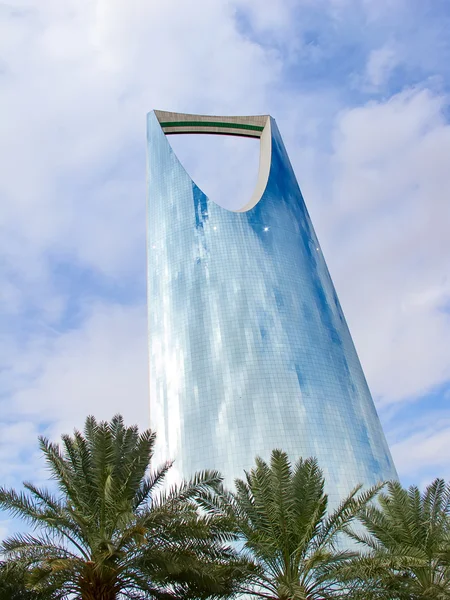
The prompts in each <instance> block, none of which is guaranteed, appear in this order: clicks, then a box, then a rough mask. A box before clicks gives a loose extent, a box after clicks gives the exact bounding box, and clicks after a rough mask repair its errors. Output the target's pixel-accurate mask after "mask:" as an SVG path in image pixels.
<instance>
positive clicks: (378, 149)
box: [326, 90, 450, 402]
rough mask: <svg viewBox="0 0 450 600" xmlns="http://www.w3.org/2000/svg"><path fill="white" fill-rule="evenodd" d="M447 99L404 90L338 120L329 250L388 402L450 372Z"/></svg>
mask: <svg viewBox="0 0 450 600" xmlns="http://www.w3.org/2000/svg"><path fill="white" fill-rule="evenodd" d="M445 102H446V98H444V97H443V96H435V95H433V94H431V93H430V92H429V91H427V90H410V91H406V92H402V93H400V94H397V95H396V96H394V97H392V98H391V99H389V100H388V101H385V102H379V103H369V104H367V105H366V106H364V107H361V108H356V109H352V110H349V111H346V112H345V113H343V114H342V115H341V117H340V118H339V121H338V126H337V132H336V137H335V155H334V161H335V164H334V166H335V171H334V190H333V204H332V205H331V206H330V207H329V208H330V211H329V215H328V218H329V222H330V229H329V230H328V234H329V236H330V237H329V239H332V243H330V241H328V243H326V246H327V247H328V248H330V250H331V249H332V250H333V252H332V254H330V262H331V263H332V267H333V266H334V263H335V265H336V267H335V268H336V272H337V273H338V277H337V279H338V288H339V289H338V291H340V292H341V297H342V301H343V304H344V309H346V311H347V313H348V316H349V320H350V325H351V326H352V330H353V332H354V334H355V338H356V341H357V347H358V349H359V350H360V354H361V357H362V360H363V363H364V365H365V366H366V371H367V375H368V379H369V382H370V383H371V385H372V389H373V390H374V392H375V393H376V395H378V396H381V398H382V400H383V401H384V402H392V401H396V400H402V399H405V398H407V397H414V396H418V395H420V394H422V393H424V392H426V391H427V390H429V389H430V388H432V387H433V386H435V385H437V384H440V383H442V382H444V381H445V380H447V379H448V378H449V377H450V362H449V359H448V356H449V352H448V351H449V349H450V345H449V344H450V342H449V340H450V318H449V314H448V312H446V311H444V310H443V308H444V307H445V306H446V305H447V304H448V302H449V301H450V294H449V285H448V281H449V280H450V271H449V262H448V256H450V238H449V236H448V229H449V225H450V212H449V203H448V189H450V173H449V171H448V168H447V165H446V158H445V157H446V156H448V155H449V152H450V127H449V126H448V124H447V123H446V121H445V119H444V117H443V113H442V108H443V107H444V106H445ZM332 270H333V269H332Z"/></svg>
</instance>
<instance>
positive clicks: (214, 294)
mask: <svg viewBox="0 0 450 600" xmlns="http://www.w3.org/2000/svg"><path fill="white" fill-rule="evenodd" d="M195 132H197V133H202V132H203V133H214V134H232V135H245V136H251V137H255V138H260V145H261V156H260V170H259V176H258V183H257V186H256V189H255V192H254V194H253V196H252V198H251V199H250V201H249V203H248V204H247V205H246V206H245V207H244V208H243V209H241V210H240V211H237V212H232V211H229V210H227V209H225V208H222V207H220V206H219V205H217V204H215V203H214V202H212V201H211V200H210V199H209V198H207V196H205V194H204V193H203V192H202V191H201V190H200V189H199V188H198V187H197V186H196V184H195V183H194V182H193V181H192V179H191V178H190V176H189V174H188V173H187V172H186V171H185V169H184V168H183V166H182V165H181V163H180V162H179V160H178V159H177V157H176V156H175V154H174V152H173V150H172V148H171V146H170V144H169V142H168V139H167V137H166V134H169V133H195ZM147 156H148V159H147V160H148V163H147V173H148V309H149V339H150V354H149V360H150V412H151V424H152V427H153V428H155V429H156V431H157V435H158V440H159V441H158V444H159V457H158V458H159V459H161V458H174V459H175V466H176V469H177V471H178V473H179V474H180V475H182V476H189V475H191V474H192V473H193V472H195V471H197V470H201V469H205V468H214V469H219V470H221V471H222V472H223V474H224V475H225V478H226V481H227V483H229V484H231V483H232V482H233V479H234V478H235V477H241V476H242V475H243V470H244V469H249V468H251V466H252V465H253V464H254V458H255V456H256V455H260V456H262V457H263V458H265V459H267V458H269V455H270V452H271V450H272V449H273V448H281V449H284V450H286V451H287V452H288V454H289V455H290V457H291V458H292V460H296V459H297V458H298V457H300V456H303V457H308V456H316V457H317V459H318V460H319V464H320V466H321V467H322V469H323V470H324V472H325V476H326V481H327V486H328V492H329V494H330V499H331V501H332V503H333V504H336V503H337V502H338V501H339V499H341V498H342V496H343V495H344V494H346V493H348V491H349V490H350V489H351V488H352V487H354V486H355V485H356V484H358V483H363V484H366V485H369V484H373V483H376V482H378V481H380V480H386V479H393V478H396V477H397V476H396V472H395V467H394V465H393V462H392V458H391V455H390V452H389V449H388V446H387V444H386V440H385V437H384V434H383V431H382V428H381V425H380V421H379V419H378V416H377V413H376V410H375V407H374V404H373V401H372V398H371V395H370V392H369V389H368V386H367V383H366V380H365V377H364V374H363V371H362V368H361V365H360V362H359V359H358V356H357V353H356V350H355V347H354V345H353V342H352V339H351V336H350V333H349V330H348V327H347V324H346V321H345V318H344V315H343V313H342V309H341V307H340V304H339V300H338V298H337V295H336V291H335V289H334V286H333V283H332V281H331V278H330V275H329V272H328V269H327V266H326V264H325V260H324V258H323V255H322V252H321V250H320V245H319V242H318V240H317V237H316V234H315V232H314V229H313V226H312V223H311V220H310V217H309V215H308V211H307V209H306V206H305V203H304V200H303V197H302V194H301V192H300V189H299V186H298V183H297V180H296V178H295V175H294V172H293V169H292V166H291V164H290V161H289V158H288V156H287V153H286V150H285V148H284V145H283V141H282V139H281V136H280V133H279V131H278V128H277V126H276V123H275V121H274V119H273V118H271V117H269V116H258V117H204V116H197V115H185V114H176V113H169V112H163V111H154V112H151V113H149V115H148V153H147Z"/></svg>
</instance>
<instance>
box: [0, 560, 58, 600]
mask: <svg viewBox="0 0 450 600" xmlns="http://www.w3.org/2000/svg"><path fill="white" fill-rule="evenodd" d="M53 598H54V596H52V594H48V593H45V592H41V593H39V592H33V591H30V590H27V588H26V586H25V573H24V572H23V571H21V570H20V569H17V568H14V565H7V564H5V563H0V600H53Z"/></svg>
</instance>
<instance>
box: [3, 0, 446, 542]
mask: <svg viewBox="0 0 450 600" xmlns="http://www.w3.org/2000/svg"><path fill="white" fill-rule="evenodd" d="M449 30H450V6H449V4H448V2H447V1H446V0H433V1H432V2H423V1H422V0H270V1H269V0H196V2H185V1H183V0H164V1H160V2H155V1H150V0H127V2H124V1H123V0H122V1H121V0H65V1H64V2H61V0H34V1H32V0H6V1H3V2H0V115H1V117H0V164H1V168H0V207H1V208H0V265H1V267H0V403H1V407H0V483H1V484H3V485H6V486H17V485H19V483H20V482H21V481H23V480H32V481H33V482H35V483H42V482H43V481H45V480H46V477H47V472H46V470H45V466H44V464H43V462H42V459H41V458H40V456H39V452H38V448H37V436H38V435H39V434H43V435H46V436H48V437H50V438H52V439H55V440H56V439H58V438H59V436H60V434H61V433H63V432H70V431H72V430H73V428H74V427H75V426H76V427H80V426H82V424H83V421H84V419H85V417H86V416H87V415H88V414H94V415H95V416H96V417H98V418H110V417H111V416H112V415H113V414H115V413H116V412H121V413H122V414H123V415H124V416H125V418H126V420H127V422H129V423H135V422H137V423H139V425H140V426H141V427H143V428H144V427H147V426H148V419H149V417H148V411H149V408H148V370H147V340H146V337H147V324H146V304H145V303H146V291H145V285H146V282H145V272H146V267H145V255H146V249H145V214H146V213H145V202H146V200H145V197H146V188H145V151H146V148H145V115H146V113H147V112H148V111H150V110H152V109H154V108H158V109H162V110H173V111H179V112H192V113H201V114H216V115H217V114H218V115H227V114H231V115H233V114H244V115H245V114H271V115H272V116H273V117H274V118H275V119H276V121H277V123H278V126H279V129H280V131H281V134H282V136H283V138H284V141H285V144H286V147H287V150H288V152H289V155H290V157H291V161H292V163H293V166H294V169H295V172H296V174H297V178H298V181H299V184H300V187H301V189H302V191H303V194H304V196H305V200H306V203H307V206H308V209H309V211H310V214H311V216H312V219H313V222H314V225H315V228H316V232H317V234H318V236H319V239H320V242H321V245H322V248H323V251H324V255H325V258H326V260H327V262H328V266H329V268H330V271H331V275H332V277H333V280H334V282H335V286H336V288H337V292H338V294H339V297H340V300H341V304H342V306H343V309H344V312H345V314H346V317H347V320H348V323H349V327H350V330H351V332H352V335H353V338H354V341H355V344H356V347H357V350H358V353H359V356H360V359H361V362H362V364H363V368H364V370H365V373H366V376H367V379H368V383H369V386H370V388H371V391H372V394H373V397H374V400H375V402H376V405H377V408H378V412H379V415H380V418H381V420H382V423H383V426H384V429H385V432H386V436H387V439H388V442H389V444H390V447H391V450H392V453H393V456H394V460H395V462H396V465H397V468H398V471H399V475H400V477H401V480H402V482H403V483H404V484H405V485H409V484H411V483H417V484H418V485H421V486H423V485H425V484H426V483H428V482H429V481H430V480H432V479H433V478H434V477H437V476H441V477H446V478H450V454H449V452H448V445H449V441H450V352H449V350H450V260H449V258H450V235H449V233H448V232H449V229H450V201H449V200H450V199H449V190H450V164H449V157H450V124H449V121H450V108H449V100H450V38H449V36H448V31H449ZM172 142H173V146H174V148H175V150H176V152H177V154H178V156H179V157H180V159H181V160H182V162H183V163H184V164H185V166H186V168H187V169H188V171H189V173H190V174H191V176H192V177H193V178H194V180H195V181H196V182H197V183H198V184H199V185H200V187H201V188H202V189H203V190H204V191H205V192H206V193H208V194H209V195H210V197H211V198H212V199H214V200H215V201H217V202H218V203H219V204H222V205H224V206H234V207H236V206H239V205H243V204H244V203H245V202H246V200H248V196H249V195H250V194H251V190H252V185H253V184H254V181H255V180H256V172H257V164H258V162H257V161H258V145H257V142H256V141H255V140H244V139H240V138H239V139H234V138H224V137H220V138H215V137H212V136H211V137H210V138H207V137H206V136H201V138H200V136H199V137H196V138H195V139H194V138H193V137H192V138H191V137H188V136H184V137H183V136H178V137H176V136H172V138H171V143H172ZM9 527H10V522H9V521H8V518H7V517H6V516H3V517H2V515H1V514H0V536H1V534H2V533H4V532H5V531H8V528H9Z"/></svg>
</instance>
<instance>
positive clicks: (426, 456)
mask: <svg viewBox="0 0 450 600" xmlns="http://www.w3.org/2000/svg"><path fill="white" fill-rule="evenodd" d="M449 439H450V420H449V418H448V416H447V418H441V419H437V421H435V422H434V423H433V424H432V425H428V426H427V427H424V428H423V429H422V430H421V431H419V432H418V433H415V434H413V435H411V436H409V437H407V438H406V439H404V440H402V441H400V442H398V443H396V444H394V445H393V446H392V447H391V450H392V455H393V457H394V460H395V463H396V465H397V468H398V470H399V472H400V473H401V474H402V476H403V477H404V478H408V479H415V481H416V482H417V483H418V484H422V486H423V485H424V484H427V483H429V482H430V481H431V480H432V479H435V478H436V477H443V478H444V479H449V478H450V465H449V462H448V441H449Z"/></svg>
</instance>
